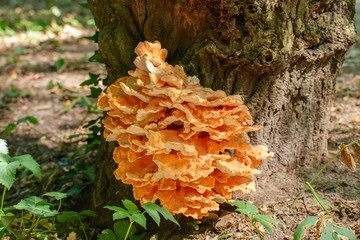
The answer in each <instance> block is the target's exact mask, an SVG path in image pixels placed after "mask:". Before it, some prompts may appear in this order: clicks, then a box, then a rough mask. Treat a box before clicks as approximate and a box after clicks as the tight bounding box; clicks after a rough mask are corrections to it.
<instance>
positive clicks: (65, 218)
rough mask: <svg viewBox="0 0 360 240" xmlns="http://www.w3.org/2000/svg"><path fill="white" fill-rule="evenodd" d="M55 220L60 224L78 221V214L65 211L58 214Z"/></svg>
mask: <svg viewBox="0 0 360 240" xmlns="http://www.w3.org/2000/svg"><path fill="white" fill-rule="evenodd" d="M56 219H57V220H58V221H59V222H61V223H67V222H74V221H78V220H80V214H79V213H77V212H75V211H66V212H62V213H60V214H59V215H58V216H57V217H56Z"/></svg>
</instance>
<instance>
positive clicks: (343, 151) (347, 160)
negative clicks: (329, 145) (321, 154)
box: [339, 143, 356, 171]
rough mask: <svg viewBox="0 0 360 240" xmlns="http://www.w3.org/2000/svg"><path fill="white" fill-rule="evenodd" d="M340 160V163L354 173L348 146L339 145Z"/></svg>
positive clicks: (354, 168)
mask: <svg viewBox="0 0 360 240" xmlns="http://www.w3.org/2000/svg"><path fill="white" fill-rule="evenodd" d="M339 149H340V160H341V162H342V163H344V164H345V165H346V166H347V167H348V168H350V169H351V170H352V171H356V164H355V161H354V159H353V157H352V155H351V153H350V151H349V148H348V146H346V145H345V144H343V143H342V144H340V146H339Z"/></svg>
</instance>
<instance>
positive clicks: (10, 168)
mask: <svg viewBox="0 0 360 240" xmlns="http://www.w3.org/2000/svg"><path fill="white" fill-rule="evenodd" d="M5 156H7V155H5V154H1V158H0V159H1V160H3V159H5ZM19 165H20V163H19V162H10V163H9V162H6V161H0V184H2V185H4V186H5V187H6V188H7V189H10V188H11V187H12V185H13V184H14V181H15V175H16V170H17V169H18V167H19Z"/></svg>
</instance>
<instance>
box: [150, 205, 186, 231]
mask: <svg viewBox="0 0 360 240" xmlns="http://www.w3.org/2000/svg"><path fill="white" fill-rule="evenodd" d="M146 205H147V206H148V207H150V206H151V208H152V209H154V210H156V211H158V212H159V213H160V214H161V215H162V216H163V217H164V218H165V219H166V220H169V221H171V222H173V223H175V224H176V225H178V226H179V227H180V224H179V223H178V221H177V220H176V219H175V218H174V216H173V215H172V214H171V213H170V212H169V211H168V210H167V209H165V208H163V207H160V206H159V205H157V204H155V203H152V202H148V203H146Z"/></svg>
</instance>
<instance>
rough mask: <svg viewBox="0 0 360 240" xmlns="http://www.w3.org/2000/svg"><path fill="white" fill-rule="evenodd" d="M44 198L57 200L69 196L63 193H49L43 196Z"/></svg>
mask: <svg viewBox="0 0 360 240" xmlns="http://www.w3.org/2000/svg"><path fill="white" fill-rule="evenodd" d="M43 196H47V197H52V198H55V199H56V200H61V199H64V198H67V194H66V193H63V192H47V193H45V194H43Z"/></svg>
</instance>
